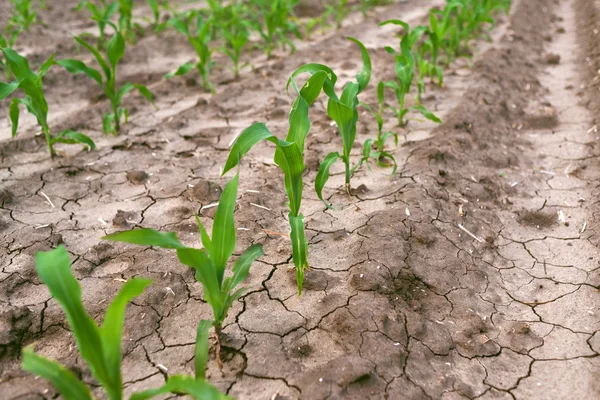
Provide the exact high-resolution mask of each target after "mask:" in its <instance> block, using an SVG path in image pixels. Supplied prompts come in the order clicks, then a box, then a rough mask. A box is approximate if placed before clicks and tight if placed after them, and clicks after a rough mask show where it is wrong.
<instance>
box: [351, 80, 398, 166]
mask: <svg viewBox="0 0 600 400" xmlns="http://www.w3.org/2000/svg"><path fill="white" fill-rule="evenodd" d="M360 105H361V106H362V107H364V108H366V109H367V111H368V112H369V113H370V114H371V115H373V116H374V117H375V119H376V121H377V138H376V139H375V140H373V139H367V140H365V143H364V144H363V161H364V162H367V163H368V161H369V160H370V159H373V160H375V162H376V164H377V165H378V166H379V167H382V168H386V167H390V166H391V167H392V172H391V175H394V174H395V173H396V169H397V168H398V164H396V159H395V158H394V156H393V155H392V154H391V153H390V152H389V151H386V149H385V142H386V141H387V140H388V139H389V138H390V137H391V138H392V139H394V144H395V145H396V147H398V134H396V133H394V132H391V131H386V132H383V113H384V111H385V85H384V83H383V82H379V84H378V85H377V105H378V107H377V109H373V108H371V106H369V105H368V104H365V103H360ZM387 160H389V161H391V164H390V163H388V162H387ZM367 165H368V164H367Z"/></svg>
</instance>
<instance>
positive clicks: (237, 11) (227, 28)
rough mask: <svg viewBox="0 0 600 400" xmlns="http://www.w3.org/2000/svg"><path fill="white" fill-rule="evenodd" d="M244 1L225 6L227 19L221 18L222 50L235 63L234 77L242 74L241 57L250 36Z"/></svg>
mask: <svg viewBox="0 0 600 400" xmlns="http://www.w3.org/2000/svg"><path fill="white" fill-rule="evenodd" d="M243 7H244V6H243V4H242V3H233V4H230V5H228V6H226V7H225V9H226V10H225V13H224V15H225V16H226V17H225V18H226V19H223V20H221V22H220V25H221V33H222V37H223V41H224V44H225V45H224V46H223V47H222V48H221V50H222V51H223V52H224V53H225V54H227V57H229V58H230V59H231V61H232V63H233V74H234V78H235V79H237V78H238V77H239V75H240V57H241V55H242V51H243V50H244V48H245V47H246V45H247V44H248V39H249V37H250V32H249V24H248V22H247V21H246V20H245V18H244V14H243V11H244V8H243Z"/></svg>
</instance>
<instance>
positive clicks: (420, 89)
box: [415, 43, 444, 105]
mask: <svg viewBox="0 0 600 400" xmlns="http://www.w3.org/2000/svg"><path fill="white" fill-rule="evenodd" d="M427 48H428V45H427V44H425V43H424V44H422V45H421V47H419V52H418V53H417V54H416V55H415V57H416V61H417V71H418V72H419V75H418V77H417V104H419V105H420V104H421V96H422V95H423V93H425V91H426V88H427V86H426V83H425V78H426V77H432V81H433V77H436V78H437V81H438V86H440V87H441V86H442V85H443V84H444V70H443V69H442V67H440V66H439V65H435V64H433V62H431V61H429V60H427V59H426V58H425V52H426V51H427Z"/></svg>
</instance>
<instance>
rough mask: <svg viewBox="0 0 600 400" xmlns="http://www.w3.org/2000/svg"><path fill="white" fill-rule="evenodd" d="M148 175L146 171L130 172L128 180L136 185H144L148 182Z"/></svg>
mask: <svg viewBox="0 0 600 400" xmlns="http://www.w3.org/2000/svg"><path fill="white" fill-rule="evenodd" d="M148 178H149V176H148V174H147V173H145V172H144V171H129V172H127V180H128V181H129V182H131V183H133V184H134V185H143V184H144V183H146V182H147V181H148Z"/></svg>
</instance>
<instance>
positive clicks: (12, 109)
mask: <svg viewBox="0 0 600 400" xmlns="http://www.w3.org/2000/svg"><path fill="white" fill-rule="evenodd" d="M20 103H21V100H20V99H12V100H11V102H10V106H9V111H8V114H9V117H10V124H11V135H12V137H13V138H14V137H16V136H17V129H18V128H19V114H20V113H21V111H20V110H19V104H20Z"/></svg>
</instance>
